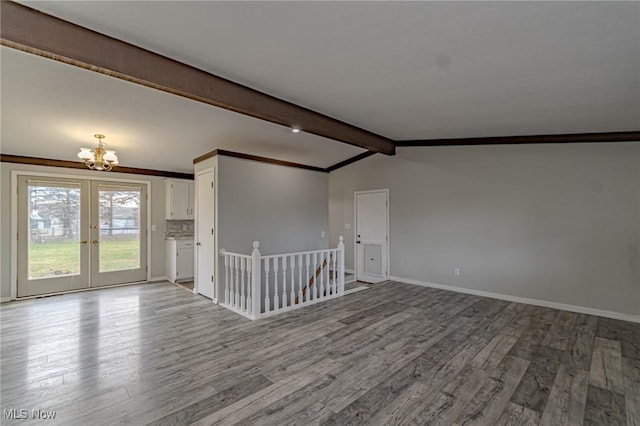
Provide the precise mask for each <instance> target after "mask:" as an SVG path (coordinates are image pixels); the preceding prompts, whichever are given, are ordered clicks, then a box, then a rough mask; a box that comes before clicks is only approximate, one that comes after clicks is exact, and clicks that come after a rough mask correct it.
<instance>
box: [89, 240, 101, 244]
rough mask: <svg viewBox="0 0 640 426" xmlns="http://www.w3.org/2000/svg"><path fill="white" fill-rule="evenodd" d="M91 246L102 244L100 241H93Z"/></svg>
mask: <svg viewBox="0 0 640 426" xmlns="http://www.w3.org/2000/svg"><path fill="white" fill-rule="evenodd" d="M91 244H100V241H98V240H93V241H91Z"/></svg>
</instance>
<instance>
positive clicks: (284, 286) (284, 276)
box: [281, 256, 287, 308]
mask: <svg viewBox="0 0 640 426" xmlns="http://www.w3.org/2000/svg"><path fill="white" fill-rule="evenodd" d="M281 307H282V308H286V307H287V256H282V306H281Z"/></svg>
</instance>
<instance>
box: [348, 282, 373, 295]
mask: <svg viewBox="0 0 640 426" xmlns="http://www.w3.org/2000/svg"><path fill="white" fill-rule="evenodd" d="M362 290H369V287H366V286H363V285H362V286H360V287H356V288H352V289H351V290H345V292H344V295H345V296H346V295H348V294H353V293H357V292H359V291H362Z"/></svg>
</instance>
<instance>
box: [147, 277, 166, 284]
mask: <svg viewBox="0 0 640 426" xmlns="http://www.w3.org/2000/svg"><path fill="white" fill-rule="evenodd" d="M156 281H169V280H168V279H167V277H151V278H149V281H148V282H150V283H154V282H156Z"/></svg>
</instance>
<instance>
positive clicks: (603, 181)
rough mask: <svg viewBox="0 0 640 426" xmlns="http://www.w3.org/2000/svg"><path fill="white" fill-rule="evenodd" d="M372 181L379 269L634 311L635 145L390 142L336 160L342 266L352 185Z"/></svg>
mask: <svg viewBox="0 0 640 426" xmlns="http://www.w3.org/2000/svg"><path fill="white" fill-rule="evenodd" d="M379 188H388V189H389V191H390V194H389V198H390V207H389V208H390V253H391V264H390V271H391V275H394V276H398V277H402V278H409V279H414V280H418V281H425V282H431V283H436V284H445V285H452V286H458V287H464V288H468V289H474V290H481V291H487V292H494V293H500V294H505V295H512V296H519V297H527V298H533V299H539V300H546V301H552V302H557V303H566V304H572V305H578V306H584V307H591V308H596V309H603V310H608V311H614V312H619V313H626V314H640V250H639V246H640V144H637V143H610V144H568V145H522V146H502V147H500V146H483V147H469V146H467V147H435V148H426V147H423V148H400V149H398V154H397V155H396V156H395V157H387V156H383V155H380V154H378V155H375V156H373V157H369V158H367V159H365V160H362V161H359V162H357V163H355V164H353V165H350V166H347V167H345V168H342V169H339V170H337V171H335V172H332V173H331V174H330V176H329V212H330V225H331V244H332V245H333V244H335V243H336V242H337V238H338V235H340V234H344V235H345V245H346V251H347V254H346V261H347V268H353V230H349V231H347V230H345V224H353V220H354V219H353V193H354V191H358V190H368V189H379ZM454 267H459V268H460V269H461V275H460V276H454V274H453V269H454Z"/></svg>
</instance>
